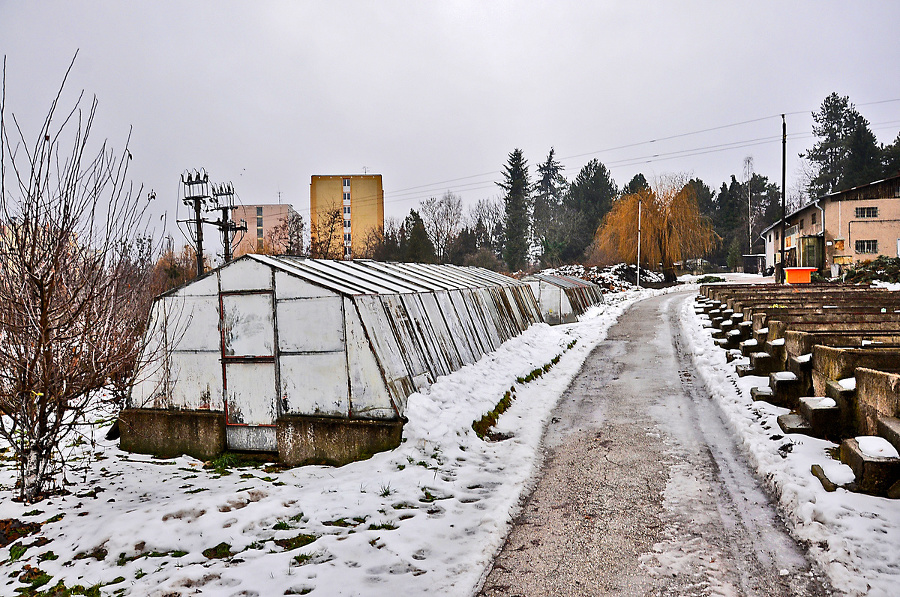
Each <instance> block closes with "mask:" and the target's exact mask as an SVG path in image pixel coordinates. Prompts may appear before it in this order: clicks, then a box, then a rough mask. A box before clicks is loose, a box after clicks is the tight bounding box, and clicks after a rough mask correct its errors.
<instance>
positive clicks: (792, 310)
mask: <svg viewBox="0 0 900 597" xmlns="http://www.w3.org/2000/svg"><path fill="white" fill-rule="evenodd" d="M698 312H701V313H705V314H706V315H707V316H708V317H709V319H710V323H709V324H708V325H709V326H710V328H711V329H712V333H713V335H714V336H716V337H717V340H716V342H717V343H718V344H719V345H720V346H722V348H723V349H725V350H727V351H728V358H729V360H735V359H738V360H737V365H736V368H737V373H738V375H761V376H767V377H768V382H769V383H768V385H765V386H759V387H756V388H753V389H752V390H751V394H752V396H753V398H754V399H756V400H764V401H767V402H771V403H773V404H776V405H778V406H782V407H785V408H788V409H791V412H790V413H787V414H785V415H782V416H781V417H779V424H780V425H781V427H782V429H783V430H784V431H785V432H788V433H794V432H798V433H808V434H811V435H816V436H819V437H825V438H828V439H832V440H835V441H839V442H841V443H842V448H841V454H842V458H843V459H844V460H845V462H847V463H848V464H850V465H851V467H853V468H854V472H855V473H856V475H857V482H856V488H857V489H859V490H861V491H866V492H869V493H891V494H892V495H893V496H895V497H900V484H898V483H900V460H896V462H895V460H894V459H890V458H889V459H886V460H885V459H879V458H874V459H873V458H870V457H869V456H867V455H865V454H864V453H863V452H862V451H861V450H860V448H859V442H857V440H856V437H858V436H872V435H880V436H882V437H884V438H886V439H887V440H888V441H889V442H891V444H893V445H894V446H895V448H896V449H897V450H898V451H900V431H895V430H900V292H895V291H888V290H885V289H880V288H869V287H861V286H849V287H848V286H841V285H804V286H800V287H797V286H776V285H715V286H713V285H709V286H703V287H701V297H700V298H699V299H698ZM876 460H877V461H878V462H877V463H875V464H872V462H874V461H876ZM879 471H881V472H879Z"/></svg>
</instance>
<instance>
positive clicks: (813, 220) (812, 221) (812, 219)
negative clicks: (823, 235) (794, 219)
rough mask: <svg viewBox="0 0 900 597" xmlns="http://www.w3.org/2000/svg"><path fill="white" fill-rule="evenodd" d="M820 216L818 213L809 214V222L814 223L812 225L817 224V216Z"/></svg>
mask: <svg viewBox="0 0 900 597" xmlns="http://www.w3.org/2000/svg"><path fill="white" fill-rule="evenodd" d="M818 216H819V214H817V213H814V214H811V215H810V216H809V223H810V225H812V226H815V225H816V218H817V217H818Z"/></svg>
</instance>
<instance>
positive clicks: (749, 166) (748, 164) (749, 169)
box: [744, 155, 753, 255]
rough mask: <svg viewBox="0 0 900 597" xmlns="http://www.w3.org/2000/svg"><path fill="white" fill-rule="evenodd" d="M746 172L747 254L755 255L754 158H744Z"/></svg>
mask: <svg viewBox="0 0 900 597" xmlns="http://www.w3.org/2000/svg"><path fill="white" fill-rule="evenodd" d="M744 172H745V173H746V175H747V254H748V255H752V254H753V206H752V200H753V156H749V155H748V156H747V157H745V158H744Z"/></svg>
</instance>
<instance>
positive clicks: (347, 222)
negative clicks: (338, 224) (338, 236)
mask: <svg viewBox="0 0 900 597" xmlns="http://www.w3.org/2000/svg"><path fill="white" fill-rule="evenodd" d="M349 227H350V220H344V228H349Z"/></svg>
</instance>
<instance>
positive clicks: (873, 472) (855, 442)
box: [841, 435, 900, 495]
mask: <svg viewBox="0 0 900 597" xmlns="http://www.w3.org/2000/svg"><path fill="white" fill-rule="evenodd" d="M879 440H880V442H879ZM881 442H883V444H882V443H881ZM884 444H886V445H887V446H885V445H884ZM887 447H890V448H891V450H892V451H888V450H887V449H886V448H887ZM880 454H886V455H880ZM896 454H897V451H896V450H895V449H894V447H893V446H891V444H890V442H888V441H887V440H886V439H884V438H883V437H879V436H872V435H870V436H860V437H851V438H848V439H845V440H844V441H843V442H842V443H841V462H843V463H844V464H846V465H848V466H849V467H850V468H851V469H853V474H854V475H856V487H857V489H858V490H859V491H861V492H863V493H872V494H876V495H881V494H884V493H886V492H887V491H888V489H890V488H891V486H892V485H894V484H895V483H897V481H898V480H900V457H897V456H896Z"/></svg>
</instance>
